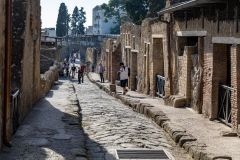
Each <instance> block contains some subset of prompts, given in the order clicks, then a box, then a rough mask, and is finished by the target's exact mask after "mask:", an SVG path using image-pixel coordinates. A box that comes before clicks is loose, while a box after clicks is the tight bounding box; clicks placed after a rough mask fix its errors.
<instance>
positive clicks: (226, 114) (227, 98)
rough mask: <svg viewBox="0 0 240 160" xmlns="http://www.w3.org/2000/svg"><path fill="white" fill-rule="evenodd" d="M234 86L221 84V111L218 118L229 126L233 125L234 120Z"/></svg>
mask: <svg viewBox="0 0 240 160" xmlns="http://www.w3.org/2000/svg"><path fill="white" fill-rule="evenodd" d="M232 91H233V88H232V87H229V86H226V85H220V86H219V111H218V119H219V120H220V121H222V122H223V123H225V124H226V125H228V126H231V122H232V107H231V95H232Z"/></svg>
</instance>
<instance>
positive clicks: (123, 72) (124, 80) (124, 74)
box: [119, 63, 128, 95]
mask: <svg viewBox="0 0 240 160" xmlns="http://www.w3.org/2000/svg"><path fill="white" fill-rule="evenodd" d="M119 75H120V84H121V87H122V88H123V94H124V95H125V94H126V93H127V92H128V90H127V84H128V67H126V66H125V65H124V63H120V70H119Z"/></svg>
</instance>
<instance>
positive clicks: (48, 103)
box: [0, 81, 86, 160]
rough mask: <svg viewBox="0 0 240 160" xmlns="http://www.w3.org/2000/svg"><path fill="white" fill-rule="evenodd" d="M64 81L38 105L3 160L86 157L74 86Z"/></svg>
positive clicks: (18, 132)
mask: <svg viewBox="0 0 240 160" xmlns="http://www.w3.org/2000/svg"><path fill="white" fill-rule="evenodd" d="M60 83H61V84H60V85H56V86H54V87H53V89H52V90H51V91H50V92H49V94H48V95H47V97H46V98H44V99H42V100H40V102H39V103H37V104H36V106H35V107H34V108H33V110H32V111H31V113H30V114H29V115H28V117H27V118H26V119H25V121H24V122H23V124H22V125H21V127H20V128H19V129H18V131H17V133H16V134H15V136H14V138H13V144H12V148H10V149H9V148H4V150H3V152H2V153H1V154H0V160H75V159H76V160H77V159H79V160H86V158H84V157H86V150H85V136H84V133H83V130H82V129H81V128H80V125H79V124H80V123H79V116H78V114H77V111H78V106H77V105H76V99H77V98H76V95H75V93H74V89H73V85H72V84H71V83H69V81H60Z"/></svg>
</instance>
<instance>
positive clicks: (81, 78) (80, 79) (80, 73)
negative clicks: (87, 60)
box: [78, 65, 86, 84]
mask: <svg viewBox="0 0 240 160" xmlns="http://www.w3.org/2000/svg"><path fill="white" fill-rule="evenodd" d="M85 69H86V67H85V65H81V67H79V69H78V84H81V83H83V81H84V72H85Z"/></svg>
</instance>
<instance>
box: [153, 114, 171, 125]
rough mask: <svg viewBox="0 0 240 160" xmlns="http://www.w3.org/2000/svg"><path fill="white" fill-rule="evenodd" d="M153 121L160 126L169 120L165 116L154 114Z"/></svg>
mask: <svg viewBox="0 0 240 160" xmlns="http://www.w3.org/2000/svg"><path fill="white" fill-rule="evenodd" d="M154 121H155V123H157V124H158V125H159V126H160V127H162V125H163V123H164V122H166V121H169V118H168V117H166V116H156V117H155V119H154Z"/></svg>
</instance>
